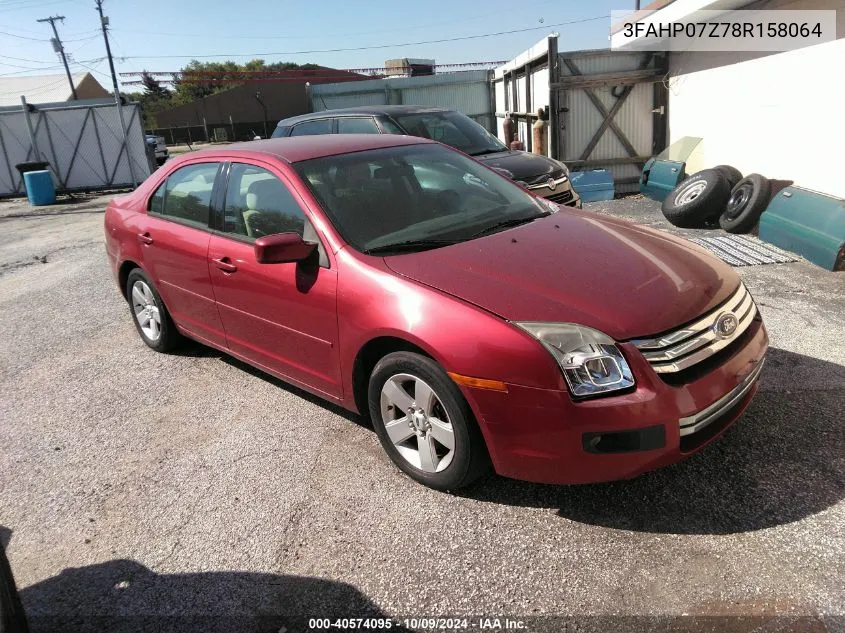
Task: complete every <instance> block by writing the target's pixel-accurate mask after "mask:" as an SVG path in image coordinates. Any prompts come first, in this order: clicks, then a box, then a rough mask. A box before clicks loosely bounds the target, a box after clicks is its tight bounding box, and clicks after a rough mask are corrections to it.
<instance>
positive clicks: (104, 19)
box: [95, 0, 138, 186]
mask: <svg viewBox="0 0 845 633" xmlns="http://www.w3.org/2000/svg"><path fill="white" fill-rule="evenodd" d="M95 1H96V2H97V12H98V13H99V14H100V27H101V28H102V29H103V39H104V40H105V42H106V56H107V57H108V58H109V70H111V82H112V87H113V89H114V104H115V106H117V117H118V119H119V120H120V130H121V131H122V132H123V148H124V149H125V150H126V162H127V163H128V164H129V174H130V175H131V176H132V184H133V185H135V186H138V179H137V178H135V168H134V166H133V165H132V157H131V156H130V155H129V139H128V136H127V134H126V122H125V121H124V120H123V103H122V102H121V99H120V88H119V87H118V85H117V73H115V72H114V60H113V59H112V56H111V46H109V30H108V28H107V27H108V25H109V19H108V17H104V16H103V0H95Z"/></svg>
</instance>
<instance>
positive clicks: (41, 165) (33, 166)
mask: <svg viewBox="0 0 845 633" xmlns="http://www.w3.org/2000/svg"><path fill="white" fill-rule="evenodd" d="M15 169H17V170H18V173H19V174H20V175H21V178H23V175H24V174H25V173H26V172H28V171H42V170H44V169H50V163H45V162H43V161H31V162H28V163H18V164H17V165H15Z"/></svg>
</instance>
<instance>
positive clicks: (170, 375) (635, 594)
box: [0, 197, 845, 633]
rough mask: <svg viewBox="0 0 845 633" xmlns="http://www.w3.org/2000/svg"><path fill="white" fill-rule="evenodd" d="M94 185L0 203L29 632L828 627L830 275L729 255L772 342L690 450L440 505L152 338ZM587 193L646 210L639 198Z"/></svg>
mask: <svg viewBox="0 0 845 633" xmlns="http://www.w3.org/2000/svg"><path fill="white" fill-rule="evenodd" d="M107 199H108V198H107V197H99V198H85V199H83V200H81V201H78V202H75V203H72V204H63V205H58V206H55V207H47V208H43V209H40V210H33V209H31V208H30V207H28V205H27V204H26V202H25V201H23V202H21V201H5V202H0V322H2V324H3V329H4V331H5V335H4V337H3V345H2V349H0V375H2V378H0V380H2V394H1V395H0V418H2V420H3V422H2V425H0V445H1V446H2V449H1V450H0V524H2V525H3V526H4V528H8V529H4V530H3V532H4V533H3V535H2V536H3V541H4V542H6V540H7V539H9V536H10V534H9V531H11V538H10V540H9V545H8V554H9V558H10V560H11V564H12V568H13V570H14V571H15V574H16V577H17V580H18V584H19V586H20V587H21V589H22V592H21V593H22V599H23V602H24V605H25V607H26V609H27V610H28V612H29V614H30V617H31V618H32V630H33V631H34V633H39V632H40V631H58V630H67V631H81V630H104V629H108V630H135V629H136V628H138V630H140V628H139V627H141V626H142V624H144V623H146V625H149V626H151V627H152V628H147V629H146V630H154V629H158V630H163V629H164V628H166V626H165V625H167V626H170V627H172V630H203V631H206V630H226V631H234V630H273V631H277V630H279V629H280V627H281V626H282V625H285V626H286V627H287V630H298V628H297V627H299V626H301V625H302V621H299V624H297V621H294V620H288V619H287V618H288V617H289V616H291V615H300V616H305V617H324V616H330V615H331V616H341V617H343V616H361V615H365V614H383V615H389V616H393V617H397V618H399V617H406V616H412V615H413V616H434V615H440V616H445V615H450V616H457V615H466V616H480V615H485V616H497V617H505V616H514V617H516V616H519V617H529V616H531V617H540V616H547V615H566V616H577V617H578V618H579V620H578V621H577V622H576V621H574V620H572V621H565V622H564V621H557V622H554V623H551V624H550V621H549V620H542V619H532V620H527V621H526V622H527V623H528V624H527V626H528V627H529V630H539V629H540V628H542V627H543V626H549V627H552V629H550V630H562V629H563V627H564V625H565V626H567V627H568V626H569V625H571V627H572V628H567V630H576V628H575V627H576V626H579V627H580V628H579V629H577V630H599V629H602V630H610V629H613V628H614V627H617V628H618V630H637V629H647V628H649V627H654V626H657V625H658V624H659V623H660V622H665V621H663V620H658V619H657V618H656V617H655V616H680V615H681V614H689V615H694V616H725V618H724V619H721V620H718V621H716V620H712V621H710V620H707V621H704V620H701V621H696V622H699V623H702V622H708V623H709V624H710V625H713V627H714V628H713V630H751V629H752V628H754V627H757V628H756V629H755V630H757V631H787V630H796V628H795V627H797V626H798V624H797V623H798V620H797V619H796V618H799V617H801V616H806V617H808V618H809V619H808V620H806V621H802V622H801V627H804V628H802V629H801V630H806V631H823V630H831V631H845V617H843V616H845V590H843V587H844V586H845V580H843V569H845V502H843V497H845V428H843V425H845V421H843V415H842V412H843V411H845V319H844V318H843V315H845V273H838V274H837V273H829V272H826V271H823V270H821V269H819V268H816V267H814V266H812V265H810V264H808V263H806V262H797V263H792V264H780V265H769V266H756V267H746V268H742V269H739V271H740V273H741V274H742V276H743V278H744V279H745V281H746V284H747V285H748V287H749V288H750V289H751V291H752V292H753V293H754V295H755V297H756V298H757V300H758V303H759V305H760V307H761V310H762V312H763V315H764V317H765V319H766V322H767V324H768V327H769V333H770V337H771V343H772V350H771V353H770V357H769V361H768V363H767V366H766V369H765V370H764V374H763V378H762V386H761V390H760V392H759V395H758V396H757V398H756V400H755V401H754V403H753V404H752V405H751V407H750V409H749V410H748V413H747V414H746V415H745V417H744V418H743V419H742V420H741V421H740V423H739V424H738V425H737V426H735V427H734V428H733V429H732V430H731V431H730V432H729V433H728V434H727V435H726V436H725V437H724V438H723V439H722V440H721V441H719V442H718V443H716V444H715V445H713V446H711V447H709V448H708V449H707V450H705V451H704V452H703V453H700V454H698V455H696V456H694V457H693V458H691V459H689V460H687V461H685V462H683V463H681V464H679V465H677V466H674V467H671V468H668V469H665V470H662V471H658V472H655V473H652V474H649V475H646V476H643V477H641V478H639V479H636V480H632V481H627V482H621V483H613V484H603V485H592V486H579V487H554V486H539V485H533V484H525V483H520V482H516V481H511V480H505V479H501V478H492V479H490V480H488V481H486V482H484V483H483V484H481V485H479V486H477V487H475V488H474V489H471V490H470V491H469V492H466V493H464V494H462V495H461V496H453V495H448V494H441V493H437V492H434V491H431V490H428V489H426V488H423V487H422V486H420V485H417V484H415V483H413V482H412V481H411V480H409V479H407V478H406V477H404V476H403V475H402V474H401V473H400V472H399V471H398V470H397V469H396V468H394V467H393V466H392V465H391V464H390V462H389V461H388V459H387V457H386V456H385V455H384V454H383V453H382V450H381V448H380V446H379V443H378V441H377V439H376V437H375V435H374V434H373V432H372V431H371V429H369V428H368V427H367V426H366V425H365V424H363V423H362V422H361V421H360V420H359V419H357V418H356V417H355V416H352V415H350V414H347V413H345V412H343V411H341V410H338V409H336V408H334V407H332V406H330V405H327V404H324V403H322V402H321V401H318V400H317V399H316V398H314V397H312V396H310V395H307V394H304V393H303V392H301V391H299V390H297V389H295V388H292V387H288V386H286V385H284V384H283V383H281V382H279V381H277V380H275V379H272V378H270V377H268V376H266V375H263V374H260V373H259V372H257V371H255V370H252V369H250V368H249V367H247V366H245V365H243V364H241V363H239V362H237V361H234V360H232V359H230V358H227V357H225V356H222V355H221V354H219V353H217V352H215V351H212V350H210V349H207V348H204V347H201V346H199V345H189V346H187V347H186V348H185V349H184V350H182V351H181V352H180V353H179V354H175V355H167V356H165V355H159V354H155V353H154V352H152V351H151V350H149V349H148V348H147V347H146V346H145V345H144V344H143V343H142V342H141V340H140V338H139V337H138V335H137V334H136V332H135V329H134V327H133V324H132V322H131V320H130V316H129V311H128V309H127V307H126V305H125V303H124V302H123V300H122V298H121V297H120V295H119V293H118V291H117V289H116V287H115V285H114V282H113V280H112V277H111V273H110V271H109V269H108V266H107V262H106V256H105V252H104V247H103V236H102V219H103V218H102V210H103V209H104V207H105V204H106V201H107ZM588 208H589V209H592V210H593V211H597V212H603V213H614V214H616V215H620V216H623V217H630V218H632V219H635V220H637V221H640V222H643V223H648V224H657V225H660V226H662V225H663V223H662V218H661V216H660V214H659V210H658V207H657V205H656V204H655V203H653V202H651V201H648V200H642V199H626V200H620V201H614V202H609V203H599V204H596V205H588ZM92 616H97V617H92ZM142 616H144V617H146V618H147V620H144V619H143V618H142ZM158 616H171V617H168V618H166V619H160V620H156V621H155V622H156V623H157V624H156V625H155V626H152V625H150V618H156V617H158ZM200 616H227V617H218V618H214V619H211V620H200V619H198V618H199V617H200ZM247 616H249V617H264V618H266V619H263V620H255V621H252V622H247V621H246V619H245V618H246V617H247ZM587 616H594V617H592V618H588V617H587ZM599 616H605V617H604V618H602V617H599ZM623 616H641V617H640V618H639V619H636V620H626V619H624V617H623ZM727 616H757V617H758V618H759V620H757V621H756V623H755V624H753V626H752V625H751V624H749V622H752V621H750V620H740V619H739V618H738V617H727ZM671 622H676V623H677V621H671ZM683 622H686V624H691V623H692V621H691V620H685V621H683ZM679 626H681V627H682V628H683V626H686V625H685V624H679ZM109 627H111V628H109ZM215 627H217V628H215ZM238 627H242V628H238ZM532 627H533V628H532ZM470 628H472V623H471V624H470ZM168 630H170V629H168ZM614 630H616V629H614ZM675 630H681V629H675Z"/></svg>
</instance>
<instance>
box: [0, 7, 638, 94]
mask: <svg viewBox="0 0 845 633" xmlns="http://www.w3.org/2000/svg"><path fill="white" fill-rule="evenodd" d="M633 4H634V3H633V0H580V1H579V0H529V1H528V2H525V3H520V2H513V0H511V1H506V0H484V2H481V1H480V0H423V1H422V2H419V1H418V2H409V3H402V2H396V0H393V1H392V2H386V1H383V0H366V1H361V0H359V1H358V2H354V1H350V0H310V1H309V0H299V1H294V0H235V1H231V0H230V1H227V2H223V1H221V0H169V1H164V0H105V2H104V3H103V10H104V13H105V14H106V15H107V16H108V17H109V19H110V27H109V36H110V40H111V45H112V54H113V55H114V56H115V65H116V69H117V72H118V73H123V72H140V71H143V70H149V71H160V72H169V71H177V70H179V69H180V68H181V67H182V66H183V65H184V64H186V63H187V62H188V61H190V60H191V59H199V60H201V61H225V60H226V59H232V60H235V61H240V62H246V61H248V60H250V59H254V58H261V59H264V60H265V61H267V62H268V63H269V62H276V61H291V62H297V63H306V62H311V63H315V64H321V65H324V66H330V67H334V68H372V67H381V66H384V62H385V60H387V59H392V58H397V57H421V58H429V59H431V58H433V59H435V61H436V63H438V64H452V63H463V62H486V61H504V60H509V59H511V58H513V57H515V56H516V55H518V54H519V53H521V52H522V51H523V50H525V49H526V48H528V47H529V46H531V45H532V44H534V43H536V42H538V41H539V40H541V39H543V38H544V37H546V36H547V35H548V34H549V33H552V32H558V33H560V39H559V49H560V50H561V51H566V50H581V49H588V48H606V47H607V46H608V37H607V34H608V29H609V26H610V12H611V10H619V9H630V8H632V6H633ZM629 5H631V6H629ZM51 15H63V16H65V20H64V22H63V23H57V27H58V29H59V35H60V37H61V38H62V40H63V41H64V43H65V51H66V52H67V53H68V54H69V55H70V58H71V72H84V71H91V72H93V73H94V76H95V77H96V78H97V79H98V80H99V81H100V83H102V84H103V85H104V86H106V87H107V88H110V86H111V79H110V76H109V74H108V63H107V62H106V61H105V59H104V56H105V46H104V44H103V39H102V34H101V33H100V31H99V21H98V16H97V13H96V7H95V3H94V0H0V76H12V77H14V76H21V75H35V74H47V73H50V74H55V73H61V72H63V70H62V67H61V62H60V60H59V58H58V55H57V54H56V53H54V52H53V49H52V47H51V45H50V41H49V40H50V38H51V37H52V31H51V29H50V25H49V24H47V23H38V22H37V21H36V20H37V19H39V18H45V17H48V16H51ZM566 23H569V24H566ZM502 31H519V32H515V33H506V34H499V35H491V34H495V33H501V32H502ZM476 36H484V37H476ZM456 38H464V39H456ZM433 40H452V41H433ZM337 49H347V50H337ZM348 49H357V50H348ZM317 51H322V52H317ZM123 80H125V81H130V80H131V79H130V78H123ZM125 88H126V89H131V87H130V86H126V87H125ZM136 89H137V88H136Z"/></svg>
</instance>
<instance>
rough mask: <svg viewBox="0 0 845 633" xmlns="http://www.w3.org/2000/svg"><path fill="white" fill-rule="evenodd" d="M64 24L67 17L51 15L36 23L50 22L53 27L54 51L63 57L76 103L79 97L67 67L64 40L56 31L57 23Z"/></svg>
mask: <svg viewBox="0 0 845 633" xmlns="http://www.w3.org/2000/svg"><path fill="white" fill-rule="evenodd" d="M57 21H58V22H64V21H65V16H63V15H51V16H50V17H49V18H42V19H41V20H36V22H49V23H50V26H52V27H53V35H54V36H55V37H54V38H53V50H54V51H56V52H57V53H58V54H59V55H61V56H62V63H63V64H64V65H65V73H66V74H67V82H68V83H69V84H70V92H71V94H72V95H73V100H74V101H76V100H77V99H78V98H79V97H77V96H76V86H74V85H73V78H72V77H71V76H70V68H68V65H67V57H65V47H64V46H62V40H61V38H60V37H59V32H58V31H57V30H56V22H57Z"/></svg>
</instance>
